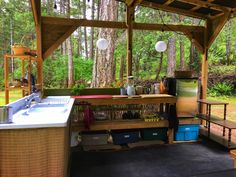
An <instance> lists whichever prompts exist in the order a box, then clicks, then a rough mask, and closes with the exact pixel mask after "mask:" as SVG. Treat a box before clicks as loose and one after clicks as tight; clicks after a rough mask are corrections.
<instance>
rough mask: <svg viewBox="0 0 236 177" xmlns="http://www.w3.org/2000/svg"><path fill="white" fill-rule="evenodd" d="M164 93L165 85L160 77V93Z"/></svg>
mask: <svg viewBox="0 0 236 177" xmlns="http://www.w3.org/2000/svg"><path fill="white" fill-rule="evenodd" d="M164 93H165V86H164V83H163V79H162V80H161V82H160V94H164Z"/></svg>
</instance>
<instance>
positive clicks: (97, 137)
mask: <svg viewBox="0 0 236 177" xmlns="http://www.w3.org/2000/svg"><path fill="white" fill-rule="evenodd" d="M108 136H109V135H108V132H107V131H89V132H82V133H81V140H82V142H81V143H82V145H102V144H107V142H108Z"/></svg>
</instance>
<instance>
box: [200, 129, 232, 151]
mask: <svg viewBox="0 0 236 177" xmlns="http://www.w3.org/2000/svg"><path fill="white" fill-rule="evenodd" d="M200 134H201V135H203V136H206V137H208V129H207V128H205V127H201V128H200ZM208 138H210V139H211V140H213V141H215V142H217V143H219V144H221V145H223V146H224V147H226V148H229V149H234V148H236V142H235V141H232V142H231V143H230V145H229V142H228V138H227V136H222V134H221V133H219V132H217V131H213V130H211V132H210V136H209V137H208Z"/></svg>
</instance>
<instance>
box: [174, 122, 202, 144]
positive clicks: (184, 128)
mask: <svg viewBox="0 0 236 177" xmlns="http://www.w3.org/2000/svg"><path fill="white" fill-rule="evenodd" d="M198 135H199V125H180V126H179V128H178V131H177V132H176V133H175V140H176V141H189V140H198Z"/></svg>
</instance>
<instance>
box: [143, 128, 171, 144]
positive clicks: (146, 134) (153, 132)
mask: <svg viewBox="0 0 236 177" xmlns="http://www.w3.org/2000/svg"><path fill="white" fill-rule="evenodd" d="M167 131H168V128H146V129H142V130H141V137H142V138H143V140H163V141H166V140H167Z"/></svg>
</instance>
